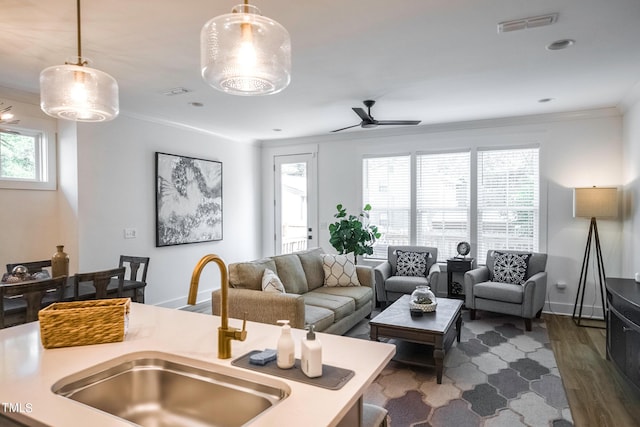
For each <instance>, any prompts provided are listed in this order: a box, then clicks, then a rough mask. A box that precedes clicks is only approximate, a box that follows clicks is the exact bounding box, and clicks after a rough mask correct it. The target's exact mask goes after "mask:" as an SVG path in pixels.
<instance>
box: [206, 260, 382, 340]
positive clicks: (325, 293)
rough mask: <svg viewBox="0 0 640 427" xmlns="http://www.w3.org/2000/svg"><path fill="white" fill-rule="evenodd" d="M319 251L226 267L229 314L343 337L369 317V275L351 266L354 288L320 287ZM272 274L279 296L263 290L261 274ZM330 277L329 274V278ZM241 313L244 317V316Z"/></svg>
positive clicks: (215, 300) (215, 302)
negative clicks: (279, 287)
mask: <svg viewBox="0 0 640 427" xmlns="http://www.w3.org/2000/svg"><path fill="white" fill-rule="evenodd" d="M331 257H336V256H335V255H332V256H328V258H327V254H325V252H324V251H323V250H322V248H313V249H308V250H305V251H300V252H295V253H292V254H286V255H276V256H272V257H268V258H262V259H259V260H255V261H249V262H238V263H231V264H229V267H228V268H229V316H230V317H233V318H236V319H243V318H245V316H246V319H247V320H250V321H254V322H261V323H269V324H276V323H277V321H278V320H289V322H290V325H291V327H293V328H300V329H302V328H304V327H305V326H306V325H307V324H312V325H314V327H315V330H316V331H318V332H326V333H331V334H338V335H342V334H344V333H345V332H347V331H348V330H349V329H351V328H352V327H354V326H355V325H356V324H357V323H358V322H360V321H361V320H363V319H365V318H366V317H368V316H369V315H370V314H371V311H372V309H373V303H374V288H373V283H374V281H373V273H372V268H371V267H368V266H361V265H356V266H355V267H354V268H355V273H354V274H353V275H354V276H355V275H357V282H358V283H359V286H325V265H323V262H325V263H326V259H330V258H331ZM266 269H269V270H271V271H272V272H274V273H275V274H276V275H277V277H278V278H279V279H280V281H281V282H282V285H283V286H284V291H285V292H284V293H280V292H267V291H263V290H262V289H263V288H262V279H263V277H264V275H265V270H266ZM330 275H331V274H330ZM220 297H221V293H220V290H219V289H218V290H215V291H213V294H212V309H213V314H216V315H219V314H220ZM245 313H246V315H245Z"/></svg>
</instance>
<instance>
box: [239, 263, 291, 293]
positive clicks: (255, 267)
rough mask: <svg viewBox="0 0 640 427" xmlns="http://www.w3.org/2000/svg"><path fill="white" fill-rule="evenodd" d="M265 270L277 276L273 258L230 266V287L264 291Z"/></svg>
mask: <svg viewBox="0 0 640 427" xmlns="http://www.w3.org/2000/svg"><path fill="white" fill-rule="evenodd" d="M265 268H268V269H269V270H272V271H275V272H276V274H277V271H276V270H277V268H276V263H275V262H274V261H273V260H272V259H271V258H263V259H259V260H256V261H251V262H238V263H235V264H230V265H229V285H231V287H233V288H237V289H252V290H254V291H262V275H263V274H264V270H265ZM287 292H288V290H287Z"/></svg>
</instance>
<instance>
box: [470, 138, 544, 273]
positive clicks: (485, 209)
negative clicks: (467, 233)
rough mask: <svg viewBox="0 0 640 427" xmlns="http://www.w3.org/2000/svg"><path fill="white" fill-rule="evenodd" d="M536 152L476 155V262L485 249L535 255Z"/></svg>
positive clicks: (482, 153) (536, 237)
mask: <svg viewBox="0 0 640 427" xmlns="http://www.w3.org/2000/svg"><path fill="white" fill-rule="evenodd" d="M538 151H539V150H538V149H537V148H531V149H513V150H491V151H479V152H478V219H477V221H478V243H477V245H478V251H477V254H478V258H479V261H480V262H484V261H485V260H484V258H485V256H486V253H487V250H489V249H513V250H523V251H537V250H538V240H539V239H538V238H539V234H540V230H539V222H540V221H539V215H540V214H539V212H540V210H539V203H540V200H539V199H540V190H539V182H540V179H539V158H538V157H539V155H538Z"/></svg>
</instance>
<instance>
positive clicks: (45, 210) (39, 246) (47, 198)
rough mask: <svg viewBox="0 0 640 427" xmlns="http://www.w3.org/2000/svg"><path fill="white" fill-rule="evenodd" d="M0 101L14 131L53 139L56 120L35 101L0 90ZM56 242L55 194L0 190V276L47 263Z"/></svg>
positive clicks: (28, 96) (57, 242)
mask: <svg viewBox="0 0 640 427" xmlns="http://www.w3.org/2000/svg"><path fill="white" fill-rule="evenodd" d="M0 101H2V102H3V103H4V105H3V108H4V107H6V106H9V105H10V106H12V107H13V108H12V112H13V113H14V114H15V118H16V119H18V120H20V122H19V123H18V124H17V126H18V127H24V128H27V129H30V128H31V129H42V130H44V131H46V132H47V133H48V134H49V135H50V137H51V138H55V132H56V120H54V119H52V118H50V117H48V116H47V115H46V114H44V113H43V112H42V111H41V110H40V107H39V106H38V98H37V97H33V96H32V95H29V94H25V93H21V92H18V91H14V90H10V89H7V88H0ZM59 238H60V234H59V229H58V195H57V191H55V190H16V189H2V188H0V272H2V273H4V271H5V268H4V266H5V264H8V263H16V262H25V261H37V260H45V259H50V258H51V255H52V254H53V253H54V252H55V251H56V245H57V244H59ZM0 276H1V274H0Z"/></svg>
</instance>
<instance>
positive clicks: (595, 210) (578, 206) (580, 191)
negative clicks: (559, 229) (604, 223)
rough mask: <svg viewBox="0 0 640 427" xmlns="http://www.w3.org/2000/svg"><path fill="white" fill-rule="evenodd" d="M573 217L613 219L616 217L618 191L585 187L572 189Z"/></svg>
mask: <svg viewBox="0 0 640 427" xmlns="http://www.w3.org/2000/svg"><path fill="white" fill-rule="evenodd" d="M573 216H574V217H583V218H615V217H617V216H618V189H617V188H615V187H587V188H574V189H573Z"/></svg>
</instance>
